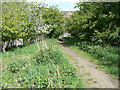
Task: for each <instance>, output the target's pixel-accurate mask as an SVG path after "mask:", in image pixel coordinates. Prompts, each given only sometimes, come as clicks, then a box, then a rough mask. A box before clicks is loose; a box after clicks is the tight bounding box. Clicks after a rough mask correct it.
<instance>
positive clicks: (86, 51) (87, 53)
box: [61, 36, 119, 78]
mask: <svg viewBox="0 0 120 90" xmlns="http://www.w3.org/2000/svg"><path fill="white" fill-rule="evenodd" d="M61 40H62V41H64V44H65V45H67V46H68V47H70V48H72V49H73V50H75V51H76V52H77V53H79V54H80V55H81V56H83V57H85V58H87V59H88V60H90V61H92V62H94V63H96V64H98V67H97V68H99V69H101V70H104V71H105V72H106V73H107V74H110V75H111V76H112V77H113V78H117V77H118V51H119V48H118V47H116V46H110V45H104V46H103V45H100V44H96V43H93V42H88V41H81V40H79V39H78V38H75V37H72V36H69V37H65V38H63V39H61Z"/></svg>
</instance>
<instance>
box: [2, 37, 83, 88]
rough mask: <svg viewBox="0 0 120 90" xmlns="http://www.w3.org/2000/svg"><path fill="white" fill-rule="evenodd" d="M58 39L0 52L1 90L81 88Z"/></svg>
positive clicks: (81, 85) (78, 79)
mask: <svg viewBox="0 0 120 90" xmlns="http://www.w3.org/2000/svg"><path fill="white" fill-rule="evenodd" d="M56 42H57V40H55V39H49V40H46V41H41V42H36V43H33V44H31V45H29V46H26V47H22V48H17V49H15V50H14V51H7V52H6V53H2V88H31V87H32V88H84V85H83V84H82V82H81V79H80V78H79V76H77V74H76V73H75V70H74V68H72V66H71V64H69V62H68V60H67V59H66V57H65V56H64V55H63V53H62V52H61V51H60V49H59V47H58V45H57V43H56Z"/></svg>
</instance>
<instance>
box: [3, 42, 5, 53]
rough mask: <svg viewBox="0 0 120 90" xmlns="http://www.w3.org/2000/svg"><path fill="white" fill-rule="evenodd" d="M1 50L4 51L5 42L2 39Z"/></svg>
mask: <svg viewBox="0 0 120 90" xmlns="http://www.w3.org/2000/svg"><path fill="white" fill-rule="evenodd" d="M2 51H3V53H5V42H4V41H2Z"/></svg>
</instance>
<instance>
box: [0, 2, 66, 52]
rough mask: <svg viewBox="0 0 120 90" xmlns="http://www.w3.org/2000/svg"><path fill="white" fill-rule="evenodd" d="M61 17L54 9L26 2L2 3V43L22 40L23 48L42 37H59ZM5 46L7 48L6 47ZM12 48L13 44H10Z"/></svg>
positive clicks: (61, 30) (61, 29)
mask: <svg viewBox="0 0 120 90" xmlns="http://www.w3.org/2000/svg"><path fill="white" fill-rule="evenodd" d="M63 28H64V24H63V17H62V14H61V12H60V11H59V10H58V9H57V8H56V7H54V6H53V7H47V6H46V5H44V4H38V3H26V2H3V3H2V43H3V52H5V46H4V43H5V42H8V45H9V42H10V41H14V40H19V39H23V44H24V46H26V45H28V44H29V43H30V42H31V41H32V40H35V39H39V38H42V37H55V38H57V37H59V35H61V34H62V33H63V31H64V29H63ZM8 45H7V47H8ZM11 46H13V42H12V43H11Z"/></svg>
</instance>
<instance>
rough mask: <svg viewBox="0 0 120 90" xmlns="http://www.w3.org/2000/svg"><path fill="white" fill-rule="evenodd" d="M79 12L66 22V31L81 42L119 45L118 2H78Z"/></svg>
mask: <svg viewBox="0 0 120 90" xmlns="http://www.w3.org/2000/svg"><path fill="white" fill-rule="evenodd" d="M76 7H77V8H79V10H78V11H77V12H76V13H74V14H73V15H72V16H71V18H70V19H68V20H67V24H66V25H67V30H68V31H69V32H70V33H71V34H72V35H74V36H77V37H79V38H80V39H82V40H87V41H94V42H96V43H102V44H108V43H109V44H112V45H118V44H119V43H120V25H119V22H118V21H119V18H120V14H119V2H89V3H87V2H82V3H81V2H79V3H77V4H76Z"/></svg>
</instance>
